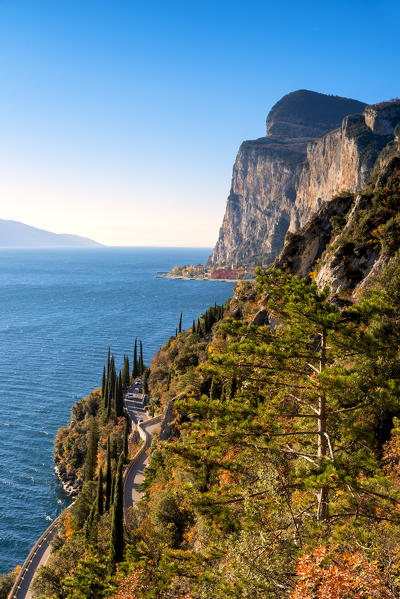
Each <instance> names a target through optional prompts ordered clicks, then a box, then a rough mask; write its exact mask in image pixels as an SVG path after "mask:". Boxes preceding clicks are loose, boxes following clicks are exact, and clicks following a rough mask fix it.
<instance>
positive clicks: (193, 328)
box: [192, 320, 196, 333]
mask: <svg viewBox="0 0 400 599" xmlns="http://www.w3.org/2000/svg"><path fill="white" fill-rule="evenodd" d="M195 332H196V323H195V321H194V320H193V324H192V333H195Z"/></svg>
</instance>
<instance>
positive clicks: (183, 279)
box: [156, 275, 255, 283]
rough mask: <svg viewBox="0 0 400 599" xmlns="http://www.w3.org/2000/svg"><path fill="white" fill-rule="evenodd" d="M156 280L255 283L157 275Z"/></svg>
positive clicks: (240, 280) (238, 280)
mask: <svg viewBox="0 0 400 599" xmlns="http://www.w3.org/2000/svg"><path fill="white" fill-rule="evenodd" d="M156 278H157V279H181V280H182V281H207V282H208V283H218V282H221V283H241V282H242V281H250V282H252V281H255V279H211V278H200V277H199V278H198V279H197V278H195V277H182V276H172V275H158V276H157V277H156Z"/></svg>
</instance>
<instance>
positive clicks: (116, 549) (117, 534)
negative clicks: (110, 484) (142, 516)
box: [109, 454, 124, 574]
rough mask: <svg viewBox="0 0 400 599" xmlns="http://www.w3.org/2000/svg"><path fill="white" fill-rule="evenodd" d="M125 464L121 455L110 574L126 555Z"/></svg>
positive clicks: (115, 496)
mask: <svg viewBox="0 0 400 599" xmlns="http://www.w3.org/2000/svg"><path fill="white" fill-rule="evenodd" d="M123 464H124V454H121V456H120V459H119V462H118V469H117V474H116V477H115V485H114V500H113V507H112V521H111V543H110V564H109V568H110V574H112V573H113V572H115V565H116V564H117V563H119V562H121V561H122V559H123V555H124V520H123V518H124V504H123V484H122V469H123Z"/></svg>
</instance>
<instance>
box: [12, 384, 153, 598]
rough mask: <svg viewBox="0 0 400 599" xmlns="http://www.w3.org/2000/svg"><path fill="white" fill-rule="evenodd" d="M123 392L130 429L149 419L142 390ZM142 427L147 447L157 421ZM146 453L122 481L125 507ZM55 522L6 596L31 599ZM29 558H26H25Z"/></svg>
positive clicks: (132, 495)
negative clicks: (32, 585)
mask: <svg viewBox="0 0 400 599" xmlns="http://www.w3.org/2000/svg"><path fill="white" fill-rule="evenodd" d="M128 393H132V395H133V397H132V398H131V399H127V397H126V395H127V394H128ZM127 394H125V399H124V401H125V407H126V409H127V412H128V414H129V417H130V419H131V422H132V429H133V430H134V429H135V427H136V424H137V423H138V421H139V420H140V419H141V420H144V421H145V420H148V419H149V418H150V416H149V414H148V413H147V411H146V409H145V407H144V404H143V395H142V394H141V393H135V392H134V388H133V387H131V388H130V389H128V391H127ZM141 428H142V430H143V431H144V432H145V434H146V447H149V446H150V444H151V437H152V435H153V433H154V432H155V431H156V430H158V429H159V428H160V423H159V422H155V423H154V422H153V423H152V422H150V423H149V424H148V425H146V424H145V423H143V424H141ZM148 460H149V458H148V455H147V452H144V453H143V454H142V455H141V456H140V459H139V460H138V461H137V462H136V463H135V465H134V466H133V467H132V468H131V469H130V470H129V472H128V475H127V476H126V478H125V482H124V508H125V509H127V508H128V507H131V506H132V505H133V504H134V503H135V502H136V501H137V500H138V499H140V497H141V495H140V493H139V492H138V487H139V485H140V483H141V482H142V481H143V478H144V469H145V467H146V465H147V463H148ZM56 530H57V525H56V526H52V525H50V527H49V528H48V529H47V531H46V532H45V533H44V535H43V538H42V540H41V543H40V545H39V546H38V547H37V548H36V551H35V553H34V554H33V555H32V556H31V559H30V561H29V563H25V564H24V565H23V566H22V572H23V578H22V579H21V581H19V583H18V584H19V586H18V587H17V589H16V590H15V591H14V592H13V593H12V594H10V595H9V598H8V599H32V595H31V593H30V591H29V586H30V584H31V582H32V580H33V578H34V576H35V574H36V571H37V569H38V568H39V566H43V565H45V564H46V563H47V560H48V559H49V556H50V543H51V541H52V539H53V537H54V535H55V533H56ZM27 561H28V560H27Z"/></svg>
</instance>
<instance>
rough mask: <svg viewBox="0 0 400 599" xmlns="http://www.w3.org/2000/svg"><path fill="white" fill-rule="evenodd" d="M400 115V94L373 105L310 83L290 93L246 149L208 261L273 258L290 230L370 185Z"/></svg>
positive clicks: (240, 154)
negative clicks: (399, 98)
mask: <svg viewBox="0 0 400 599" xmlns="http://www.w3.org/2000/svg"><path fill="white" fill-rule="evenodd" d="M352 113H354V114H352ZM399 121H400V102H399V101H392V102H386V103H382V104H379V105H376V106H366V105H365V104H363V103H362V102H358V101H356V100H351V99H347V98H340V97H337V96H325V95H323V94H317V93H315V92H309V91H305V90H300V91H298V92H293V93H291V94H288V95H287V96H284V98H282V99H281V100H280V101H279V102H278V103H277V104H276V105H275V106H274V107H273V108H272V110H271V111H270V113H269V115H268V118H267V135H266V137H263V138H260V139H257V140H255V141H246V142H244V143H243V144H242V145H241V147H240V149H239V152H238V155H237V158H236V161H235V165H234V168H233V175H232V186H231V192H230V194H229V197H228V202H227V207H226V212H225V216H224V220H223V224H222V227H221V229H220V232H219V238H218V241H217V244H216V246H215V249H214V251H213V253H212V254H211V256H210V258H209V260H208V265H214V266H215V265H219V264H221V265H222V264H242V265H249V264H251V265H259V264H262V265H266V264H269V263H271V262H272V261H273V260H274V258H275V257H276V256H277V254H278V253H279V252H280V250H281V248H282V247H283V243H284V239H285V235H286V232H287V231H288V230H290V231H291V232H294V231H296V230H297V229H298V228H299V227H302V226H303V225H304V224H305V223H306V222H307V221H308V220H309V218H310V217H311V216H312V215H313V214H314V213H315V212H317V211H318V210H319V208H320V206H321V205H322V204H323V203H324V202H326V201H329V200H331V198H332V197H333V196H335V195H337V194H338V193H349V192H356V191H358V190H359V189H361V188H362V187H363V186H364V185H365V183H366V181H367V179H368V177H369V174H370V172H371V169H372V168H373V166H374V164H375V162H376V159H377V157H378V155H379V153H380V152H381V150H382V148H384V147H385V146H386V145H387V144H388V143H389V142H390V141H391V140H393V138H394V133H393V130H394V127H395V126H396V123H398V122H399Z"/></svg>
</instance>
